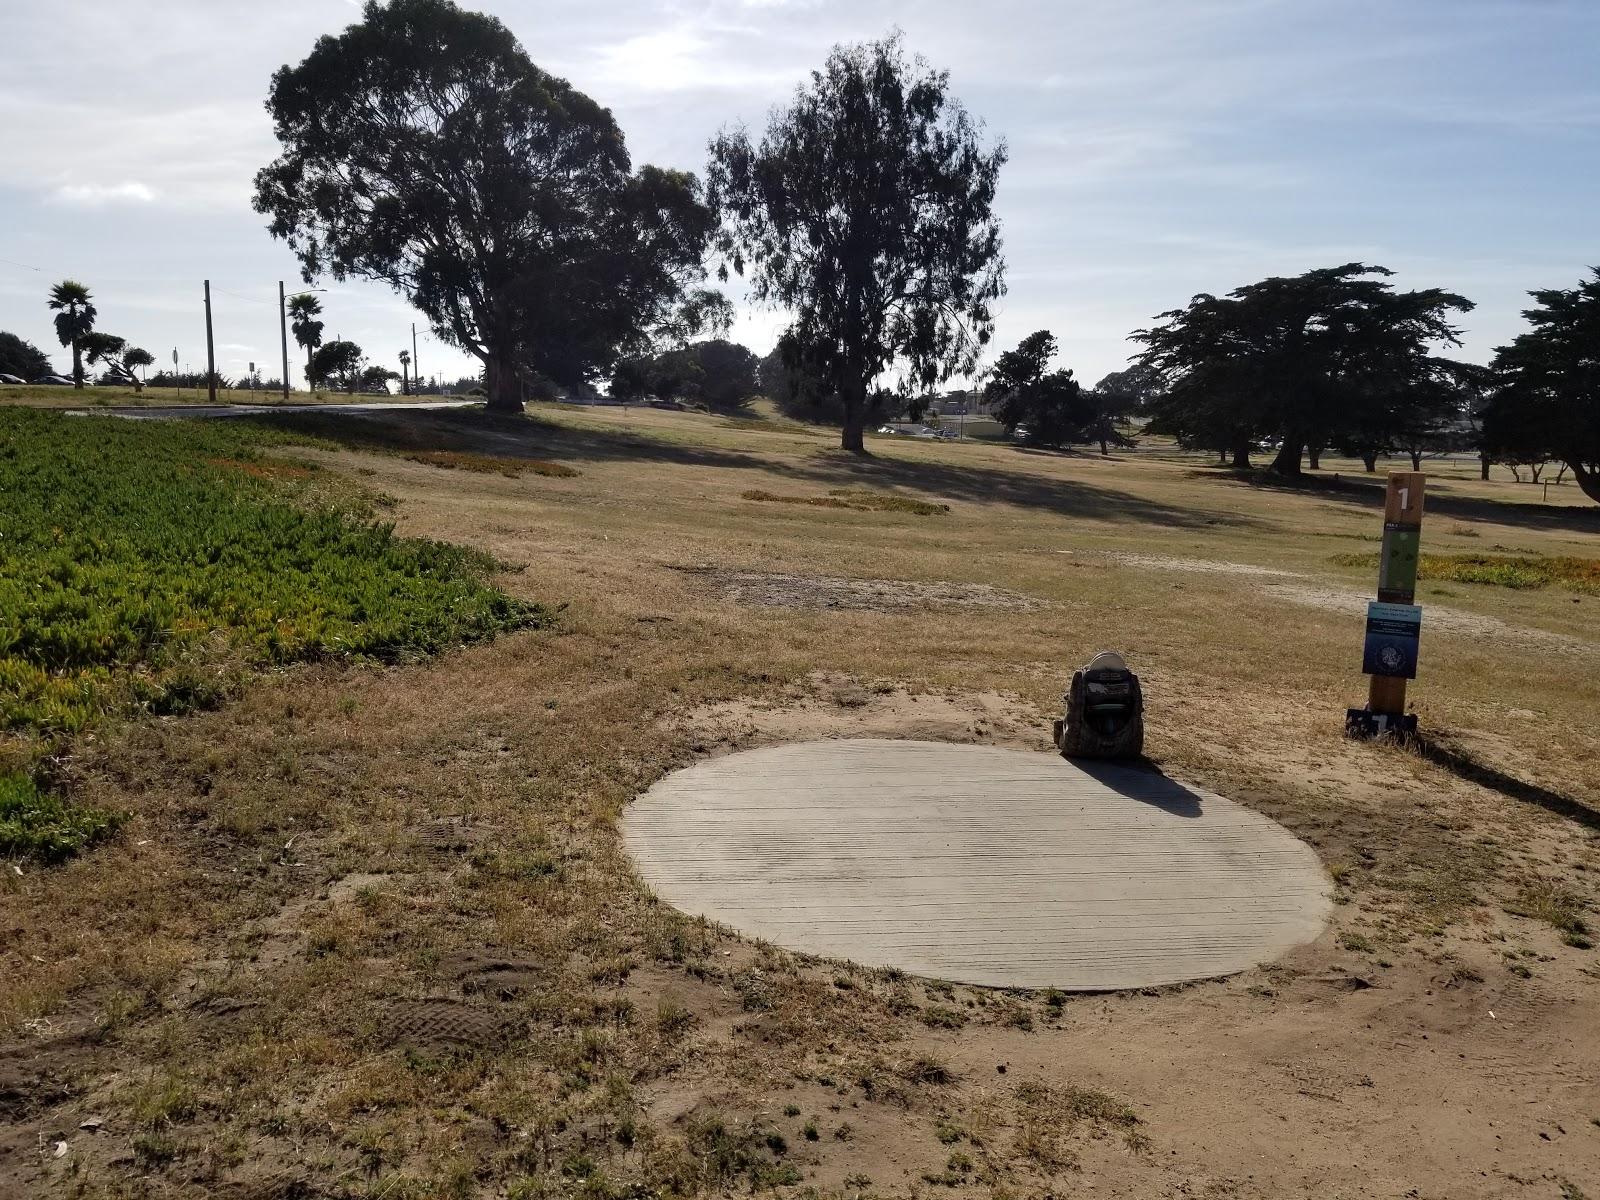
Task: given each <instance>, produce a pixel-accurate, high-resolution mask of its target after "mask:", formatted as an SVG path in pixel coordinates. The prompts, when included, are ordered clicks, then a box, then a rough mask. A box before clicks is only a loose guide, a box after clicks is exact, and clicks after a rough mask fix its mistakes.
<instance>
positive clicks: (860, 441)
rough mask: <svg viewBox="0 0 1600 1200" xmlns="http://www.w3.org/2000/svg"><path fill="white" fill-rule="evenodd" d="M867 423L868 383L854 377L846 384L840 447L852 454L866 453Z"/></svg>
mask: <svg viewBox="0 0 1600 1200" xmlns="http://www.w3.org/2000/svg"><path fill="white" fill-rule="evenodd" d="M866 423H867V384H866V381H865V380H864V379H852V380H849V381H848V382H846V384H845V385H844V431H843V433H842V434H841V435H840V438H839V447H840V449H843V450H848V451H849V452H850V453H851V454H865V453H866V452H867V443H866V437H865V434H866Z"/></svg>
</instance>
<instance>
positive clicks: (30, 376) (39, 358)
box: [0, 331, 50, 383]
mask: <svg viewBox="0 0 1600 1200" xmlns="http://www.w3.org/2000/svg"><path fill="white" fill-rule="evenodd" d="M48 374H50V356H49V355H47V354H46V353H45V352H44V351H43V350H41V349H39V347H37V346H35V345H34V344H33V343H32V342H28V341H24V340H23V339H22V338H19V337H18V336H17V335H16V334H14V333H6V332H3V331H0V375H15V376H17V377H18V378H20V379H26V380H28V381H29V382H30V383H31V382H32V381H33V380H35V379H38V378H39V377H40V376H41V375H48Z"/></svg>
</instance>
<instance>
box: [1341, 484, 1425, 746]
mask: <svg viewBox="0 0 1600 1200" xmlns="http://www.w3.org/2000/svg"><path fill="white" fill-rule="evenodd" d="M1426 478H1427V477H1426V476H1424V475H1423V474H1422V473H1421V472H1418V471H1393V472H1391V473H1390V475H1389V492H1388V497H1387V499H1386V501H1385V503H1384V509H1383V551H1382V554H1381V555H1380V557H1379V560H1378V598H1377V600H1376V601H1374V602H1373V603H1371V604H1369V605H1368V606H1367V638H1366V646H1365V649H1364V652H1363V654H1362V660H1361V669H1362V670H1363V671H1364V672H1366V673H1367V674H1368V675H1370V676H1371V677H1372V678H1371V681H1370V684H1369V687H1368V691H1367V706H1366V708H1352V709H1349V710H1347V712H1346V713H1345V732H1346V733H1347V734H1348V735H1349V736H1351V737H1377V736H1379V735H1382V734H1401V735H1404V734H1408V733H1415V732H1416V729H1417V718H1416V716H1415V715H1414V714H1409V713H1407V712H1406V680H1408V679H1415V678H1416V677H1417V646H1418V642H1419V640H1420V637H1421V633H1422V609H1420V608H1419V607H1417V605H1416V604H1415V603H1414V601H1415V599H1416V591H1417V555H1418V552H1419V551H1420V548H1421V542H1422V491H1423V485H1424V483H1425V482H1426Z"/></svg>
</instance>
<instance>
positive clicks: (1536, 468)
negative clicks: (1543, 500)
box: [1528, 463, 1544, 483]
mask: <svg viewBox="0 0 1600 1200" xmlns="http://www.w3.org/2000/svg"><path fill="white" fill-rule="evenodd" d="M1543 473H1544V464H1543V463H1529V464H1528V474H1529V475H1530V476H1532V478H1533V482H1534V483H1538V482H1539V476H1540V475H1542V474H1543Z"/></svg>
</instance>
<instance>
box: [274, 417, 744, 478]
mask: <svg viewBox="0 0 1600 1200" xmlns="http://www.w3.org/2000/svg"><path fill="white" fill-rule="evenodd" d="M252 420H253V421H255V422H257V423H259V424H261V425H264V426H266V427H268V428H271V429H279V430H291V431H293V432H296V433H304V434H309V435H311V436H313V437H319V438H325V439H326V440H328V441H330V442H336V443H338V444H339V445H341V446H344V447H346V448H348V449H351V450H378V451H389V452H392V453H400V454H404V453H407V452H414V451H424V450H453V451H461V452H465V453H470V454H488V455H495V456H498V457H503V458H529V459H532V458H550V457H555V458H558V459H561V458H572V459H584V460H588V461H591V462H603V461H608V460H622V459H627V460H636V461H641V462H667V463H676V464H678V465H682V466H700V467H733V468H744V469H749V470H756V469H761V468H764V467H766V466H767V465H768V464H767V463H766V462H765V461H764V460H763V459H761V458H760V457H758V456H756V455H753V454H747V453H745V452H743V451H739V450H721V449H717V448H716V447H713V446H694V445H685V444H682V443H678V442H671V441H667V440H665V439H662V438H654V437H650V436H649V435H647V434H640V433H633V432H628V431H619V432H611V431H606V430H592V429H573V428H571V427H569V426H566V425H556V424H552V423H549V422H546V421H541V420H539V419H538V418H537V417H533V416H500V415H498V414H493V413H487V412H484V411H483V410H482V409H470V408H468V409H421V410H418V411H416V412H404V411H400V410H392V409H391V410H388V411H384V412H351V413H332V412H315V413H271V414H266V415H263V416H260V417H254V418H252Z"/></svg>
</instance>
